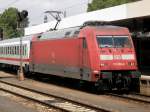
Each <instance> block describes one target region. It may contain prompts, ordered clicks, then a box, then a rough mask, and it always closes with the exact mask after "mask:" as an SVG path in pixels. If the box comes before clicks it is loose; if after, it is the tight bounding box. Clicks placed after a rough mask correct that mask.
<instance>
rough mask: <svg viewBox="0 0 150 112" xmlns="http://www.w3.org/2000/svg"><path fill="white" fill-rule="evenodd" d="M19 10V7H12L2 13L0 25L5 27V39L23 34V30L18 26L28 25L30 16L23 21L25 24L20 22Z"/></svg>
mask: <svg viewBox="0 0 150 112" xmlns="http://www.w3.org/2000/svg"><path fill="white" fill-rule="evenodd" d="M18 12H19V11H18V9H16V8H13V7H11V8H8V9H6V10H5V11H4V12H3V13H2V14H1V15H0V27H1V28H2V29H3V36H4V39H7V38H15V37H19V36H22V35H23V30H22V29H21V28H18V26H23V27H27V26H28V24H29V22H28V18H27V19H26V20H25V21H23V22H22V23H23V25H19V24H18ZM22 23H21V24H22Z"/></svg>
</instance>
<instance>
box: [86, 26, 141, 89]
mask: <svg viewBox="0 0 150 112" xmlns="http://www.w3.org/2000/svg"><path fill="white" fill-rule="evenodd" d="M93 35H94V38H95V41H94V42H95V47H96V49H97V50H96V51H93V49H94V47H93V46H92V44H91V41H92V39H88V38H87V41H88V44H89V45H88V46H92V47H93V48H90V47H89V52H90V53H91V54H90V53H89V55H90V56H91V57H93V58H92V61H91V63H92V64H93V65H92V64H91V66H92V67H91V68H93V75H92V76H93V80H95V81H96V83H95V85H96V86H97V88H98V89H99V90H102V91H103V90H113V89H118V90H122V89H123V90H124V89H125V90H129V91H136V92H139V91H140V85H139V77H140V72H138V71H137V70H138V67H137V61H136V55H135V50H134V45H133V42H132V38H131V36H130V33H129V31H128V29H127V28H123V27H117V26H107V25H106V26H105V25H104V26H101V27H95V29H94V30H93ZM89 38H90V37H89ZM94 42H93V43H94ZM92 53H93V54H92Z"/></svg>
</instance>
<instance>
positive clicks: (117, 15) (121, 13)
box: [25, 0, 150, 35]
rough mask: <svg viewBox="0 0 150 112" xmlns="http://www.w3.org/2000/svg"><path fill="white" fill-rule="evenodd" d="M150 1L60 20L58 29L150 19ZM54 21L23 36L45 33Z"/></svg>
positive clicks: (37, 26) (146, 0)
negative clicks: (86, 24)
mask: <svg viewBox="0 0 150 112" xmlns="http://www.w3.org/2000/svg"><path fill="white" fill-rule="evenodd" d="M149 4H150V0H141V1H137V2H133V3H127V4H123V5H118V6H115V7H110V8H105V9H102V10H97V11H92V12H88V13H83V14H79V15H76V16H71V17H67V18H64V19H62V21H61V22H60V24H59V25H58V29H64V28H69V27H75V26H81V25H83V23H84V22H86V21H92V20H93V21H110V22H112V21H120V20H128V19H132V18H141V17H143V18H145V17H150V7H149ZM55 24H56V21H51V22H48V23H43V24H40V25H36V26H31V27H28V28H25V35H31V34H36V33H41V32H46V31H48V30H49V29H51V28H54V26H55Z"/></svg>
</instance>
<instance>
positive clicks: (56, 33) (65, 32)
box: [40, 25, 125, 40]
mask: <svg viewBox="0 0 150 112" xmlns="http://www.w3.org/2000/svg"><path fill="white" fill-rule="evenodd" d="M84 28H93V29H95V28H96V29H112V28H113V29H125V27H120V26H113V25H99V26H92V25H91V26H90V25H87V26H78V27H72V28H65V29H61V30H53V31H48V32H45V33H43V34H41V37H40V40H43V39H59V38H72V37H77V36H78V34H79V33H80V30H81V29H84Z"/></svg>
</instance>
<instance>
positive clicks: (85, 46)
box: [83, 38, 87, 49]
mask: <svg viewBox="0 0 150 112" xmlns="http://www.w3.org/2000/svg"><path fill="white" fill-rule="evenodd" d="M83 48H84V49H86V48H87V43H86V39H85V38H83Z"/></svg>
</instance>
